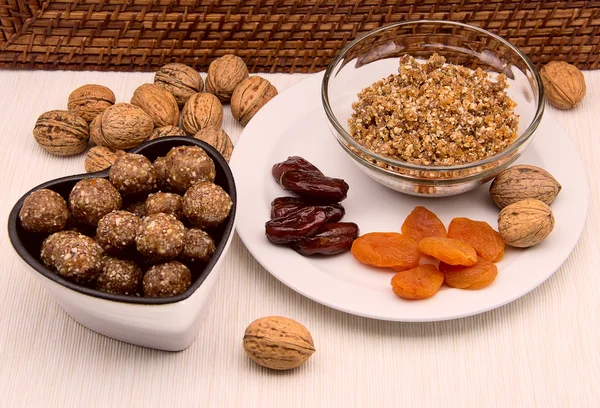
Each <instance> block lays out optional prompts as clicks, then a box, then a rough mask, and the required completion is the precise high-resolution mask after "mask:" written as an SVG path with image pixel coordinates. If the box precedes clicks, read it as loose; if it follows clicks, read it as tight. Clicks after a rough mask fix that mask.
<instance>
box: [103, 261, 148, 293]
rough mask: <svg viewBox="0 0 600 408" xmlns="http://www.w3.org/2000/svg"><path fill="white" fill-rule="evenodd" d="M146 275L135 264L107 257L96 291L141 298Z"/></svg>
mask: <svg viewBox="0 0 600 408" xmlns="http://www.w3.org/2000/svg"><path fill="white" fill-rule="evenodd" d="M143 276H144V274H143V273H142V270H141V269H140V268H139V266H137V265H136V264H135V262H133V261H130V260H126V259H119V258H114V257H112V256H105V257H104V258H103V259H102V273H100V276H98V280H97V281H96V289H98V290H101V291H103V292H107V293H113V294H115V295H130V296H139V295H140V292H141V288H142V278H143Z"/></svg>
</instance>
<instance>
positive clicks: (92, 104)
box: [67, 84, 115, 123]
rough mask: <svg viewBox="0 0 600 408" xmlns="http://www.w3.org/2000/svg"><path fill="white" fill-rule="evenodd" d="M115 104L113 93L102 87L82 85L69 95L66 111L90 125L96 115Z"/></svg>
mask: <svg viewBox="0 0 600 408" xmlns="http://www.w3.org/2000/svg"><path fill="white" fill-rule="evenodd" d="M114 104H115V94H114V93H113V91H111V90H110V89H108V88H107V87H105V86H102V85H94V84H90V85H83V86H80V87H79V88H77V89H75V90H74V91H73V92H71V94H70V95H69V100H68V103H67V109H68V110H69V112H71V113H73V114H75V115H79V116H81V117H82V118H83V119H85V120H86V122H88V123H90V122H91V121H92V120H94V118H95V117H96V116H98V114H100V113H102V112H104V110H105V109H106V108H108V107H109V106H112V105H114Z"/></svg>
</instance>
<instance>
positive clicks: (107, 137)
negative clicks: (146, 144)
mask: <svg viewBox="0 0 600 408" xmlns="http://www.w3.org/2000/svg"><path fill="white" fill-rule="evenodd" d="M152 129H154V122H153V120H152V118H151V117H150V116H149V115H148V114H147V113H146V112H144V110H143V109H142V108H140V107H139V106H135V105H132V104H129V103H117V104H116V105H113V106H111V107H109V108H107V109H106V110H105V111H104V112H102V113H101V114H100V115H98V116H96V118H95V119H94V120H93V121H92V124H91V125H90V136H91V137H92V140H93V141H94V143H96V144H97V145H98V146H106V147H110V148H112V149H130V148H132V147H135V146H137V145H139V144H140V143H142V142H143V141H144V140H146V139H147V138H148V136H150V133H152Z"/></svg>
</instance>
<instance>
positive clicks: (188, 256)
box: [181, 228, 215, 262]
mask: <svg viewBox="0 0 600 408" xmlns="http://www.w3.org/2000/svg"><path fill="white" fill-rule="evenodd" d="M214 253H215V241H214V240H213V239H212V238H211V236H210V235H208V234H207V233H206V232H204V231H202V230H201V229H198V228H190V229H186V230H185V237H184V244H183V251H182V252H181V257H182V258H183V259H184V260H186V261H191V262H196V261H198V262H208V260H209V259H210V257H211V256H212V255H213V254H214Z"/></svg>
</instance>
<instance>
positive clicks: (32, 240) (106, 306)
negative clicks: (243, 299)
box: [8, 137, 237, 351]
mask: <svg viewBox="0 0 600 408" xmlns="http://www.w3.org/2000/svg"><path fill="white" fill-rule="evenodd" d="M181 145H197V146H200V147H202V148H203V149H204V150H205V151H206V152H207V153H208V155H209V156H210V157H211V158H212V159H213V161H214V162H215V166H216V170H217V178H216V180H215V182H216V183H217V184H219V185H220V186H221V187H223V188H224V189H225V191H227V192H228V193H229V195H230V196H231V199H232V201H233V206H232V209H231V213H230V215H229V218H228V219H227V220H226V221H225V223H224V224H223V225H221V226H219V227H218V228H216V229H215V230H214V231H211V234H212V236H213V238H214V239H215V244H216V251H215V254H214V255H213V257H212V258H211V260H210V261H209V262H208V263H207V264H206V265H202V266H198V268H194V267H191V268H190V270H191V271H192V285H191V287H190V288H189V289H188V290H187V291H186V292H185V293H183V294H181V295H177V296H173V297H169V298H143V297H132V296H124V295H113V294H109V293H105V292H101V291H98V290H95V289H91V288H88V287H85V286H82V285H79V284H76V283H73V282H70V281H67V280H65V279H64V278H62V277H61V276H60V275H58V274H56V273H54V272H53V271H51V270H50V269H48V268H46V267H45V266H44V264H43V263H42V262H41V260H40V258H39V253H40V246H41V243H42V241H43V239H44V238H45V235H43V236H42V235H39V234H32V233H29V232H27V231H25V230H23V228H22V227H21V225H20V221H19V217H18V214H19V211H20V209H21V207H22V205H23V200H24V199H25V197H27V195H29V194H30V193H31V192H32V191H35V190H38V189H41V188H48V189H51V190H54V191H56V192H57V193H59V194H61V195H62V196H63V197H65V198H68V194H69V192H70V191H71V189H72V188H73V186H74V185H75V183H77V182H78V181H79V180H81V179H84V178H90V177H107V176H108V171H103V172H98V173H88V174H81V175H76V176H69V177H64V178H60V179H57V180H53V181H49V182H47V183H44V184H41V185H39V186H37V187H35V188H33V189H32V190H31V191H29V192H27V194H25V195H24V196H23V197H21V199H19V201H17V203H16V204H15V206H14V207H13V209H12V211H11V213H10V216H9V220H8V233H9V237H10V240H11V243H12V245H13V247H14V248H15V250H16V251H17V253H18V254H19V256H20V257H21V259H22V260H23V261H24V262H25V264H26V265H27V270H28V271H29V272H30V273H31V274H32V275H33V276H34V277H35V278H36V279H38V280H39V281H40V283H41V284H42V285H43V286H44V287H45V288H46V289H47V290H48V292H50V294H51V295H52V296H53V297H54V299H55V300H56V301H57V303H58V304H59V305H60V306H61V307H62V308H63V309H64V310H65V312H67V313H68V314H69V316H71V317H72V318H73V319H75V320H76V321H78V322H79V323H81V324H82V325H84V326H86V327H87V328H89V329H90V330H93V331H95V332H97V333H100V334H103V335H105V336H108V337H111V338H114V339H117V340H121V341H125V342H127V343H132V344H136V345H139V346H144V347H151V348H155V349H161V350H168V351H179V350H183V349H185V348H186V347H188V346H189V345H190V344H191V343H192V342H193V341H194V339H195V338H196V336H197V335H198V331H199V329H200V326H201V324H202V322H203V320H204V317H205V315H206V312H207V310H208V306H209V305H210V303H211V300H212V297H213V294H214V288H215V285H216V283H217V281H218V278H219V275H220V267H221V263H222V261H223V258H224V255H225V254H226V253H227V250H228V249H229V245H230V244H231V239H232V237H233V232H234V224H235V213H236V201H237V195H236V189H235V182H234V180H233V175H232V173H231V170H230V169H229V166H228V164H227V162H226V161H225V159H223V157H222V156H221V155H220V154H219V153H218V152H217V151H216V150H215V149H214V148H212V147H211V146H210V145H208V144H206V143H204V142H202V141H200V140H197V139H193V138H187V137H168V138H159V139H156V140H153V141H150V142H147V143H144V144H142V145H140V146H139V147H137V148H136V149H134V150H133V151H132V152H134V153H140V154H143V155H145V156H147V157H148V158H149V159H150V160H154V159H155V158H156V157H158V156H164V155H165V154H166V153H167V152H168V151H169V150H170V149H171V148H172V147H174V146H181Z"/></svg>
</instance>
